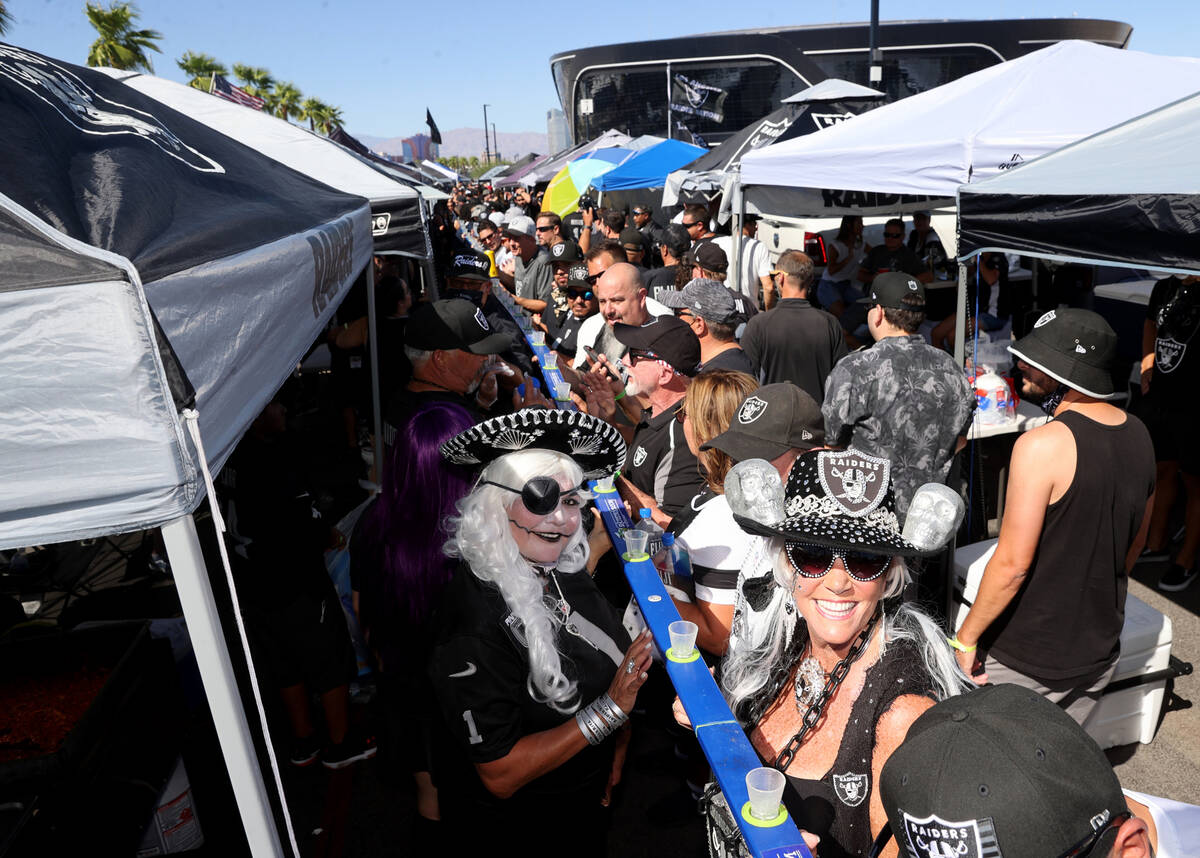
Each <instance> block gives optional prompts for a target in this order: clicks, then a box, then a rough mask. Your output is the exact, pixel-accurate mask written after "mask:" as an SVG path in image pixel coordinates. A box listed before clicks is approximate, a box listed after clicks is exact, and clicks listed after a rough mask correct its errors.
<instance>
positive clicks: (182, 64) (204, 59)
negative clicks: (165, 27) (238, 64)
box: [175, 51, 229, 92]
mask: <svg viewBox="0 0 1200 858" xmlns="http://www.w3.org/2000/svg"><path fill="white" fill-rule="evenodd" d="M175 65H177V66H179V68H180V69H181V70H182V71H183V73H184V74H186V75H187V76H188V86H191V87H195V88H196V89H201V90H204V91H205V92H208V91H209V90H211V89H212V78H213V75H215V74H219V75H222V76H224V75H227V74H229V70H228V69H226V68H225V66H224V64H223V63H220V62H218V61H217V60H216V59H215V58H214V57H210V56H209V55H208V54H194V53H192V52H191V51H184V52H183V56H182V57H180V58H179V59H177V60H176V61H175Z"/></svg>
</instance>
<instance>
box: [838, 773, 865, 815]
mask: <svg viewBox="0 0 1200 858" xmlns="http://www.w3.org/2000/svg"><path fill="white" fill-rule="evenodd" d="M833 791H834V792H835V793H837V797H838V799H840V800H841V802H842V804H844V805H846V806H847V807H858V806H859V805H860V804H862V803H863V799H865V798H866V797H867V776H866V775H856V774H854V773H853V772H846V774H844V775H834V776H833Z"/></svg>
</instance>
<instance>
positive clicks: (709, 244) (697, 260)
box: [684, 241, 729, 283]
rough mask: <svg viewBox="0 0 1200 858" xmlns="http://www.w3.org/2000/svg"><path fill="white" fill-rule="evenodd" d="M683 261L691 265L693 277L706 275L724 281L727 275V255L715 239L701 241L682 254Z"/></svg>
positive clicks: (719, 281) (710, 278)
mask: <svg viewBox="0 0 1200 858" xmlns="http://www.w3.org/2000/svg"><path fill="white" fill-rule="evenodd" d="M684 261H686V262H687V263H688V264H690V265H691V266H692V276H693V277H707V278H708V279H709V280H716V281H717V282H718V283H724V282H725V278H726V277H728V276H729V257H728V256H726V255H725V251H724V250H722V249H721V248H719V247H718V246H717V244H716V242H715V241H702V242H699V243H698V244H696V245H694V246H693V247H692V249H691V250H689V251H688V252H687V253H686V254H684Z"/></svg>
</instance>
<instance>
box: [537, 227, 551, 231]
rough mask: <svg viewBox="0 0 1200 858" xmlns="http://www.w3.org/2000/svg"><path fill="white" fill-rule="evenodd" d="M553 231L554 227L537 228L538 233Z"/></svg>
mask: <svg viewBox="0 0 1200 858" xmlns="http://www.w3.org/2000/svg"><path fill="white" fill-rule="evenodd" d="M553 229H554V227H552V226H539V227H538V228H537V231H538V232H550V231H551V230H553Z"/></svg>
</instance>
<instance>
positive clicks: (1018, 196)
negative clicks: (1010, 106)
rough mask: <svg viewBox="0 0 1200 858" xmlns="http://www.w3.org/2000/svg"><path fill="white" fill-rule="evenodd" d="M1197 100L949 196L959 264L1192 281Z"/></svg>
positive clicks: (1199, 212)
mask: <svg viewBox="0 0 1200 858" xmlns="http://www.w3.org/2000/svg"><path fill="white" fill-rule="evenodd" d="M1198 140H1200V92H1197V93H1196V94H1194V95H1190V96H1188V97H1187V98H1182V99H1180V100H1179V101H1176V102H1174V103H1172V104H1169V105H1167V106H1166V107H1162V108H1159V109H1158V110H1155V111H1153V112H1151V113H1147V114H1145V115H1143V116H1139V117H1137V118H1136V119H1131V120H1129V121H1128V122H1125V123H1123V124H1121V125H1118V126H1117V127H1115V128H1111V129H1109V130H1107V131H1102V132H1100V133H1099V134H1096V135H1093V136H1091V137H1088V138H1086V139H1084V140H1080V141H1079V142H1078V143H1075V144H1073V145H1071V146H1067V147H1064V148H1062V149H1059V150H1058V151H1057V152H1052V153H1050V154H1049V155H1046V156H1045V157H1042V158H1039V159H1038V160H1037V161H1034V162H1032V163H1029V164H1026V165H1024V166H1023V167H1021V169H1019V170H1013V171H1012V172H1009V173H1005V174H1004V175H1002V176H997V177H995V178H993V179H989V180H987V181H986V182H979V183H978V184H971V185H963V186H962V187H960V188H959V192H958V211H959V229H960V232H961V238H960V250H959V253H960V256H961V257H962V258H964V259H965V258H968V257H969V256H973V255H974V254H977V253H980V252H982V251H985V250H1000V251H1006V252H1013V253H1021V254H1024V255H1027V256H1037V257H1041V258H1043V259H1057V260H1063V261H1068V262H1083V263H1088V264H1097V265H1113V266H1119V267H1130V266H1145V267H1147V268H1151V269H1154V270H1157V271H1170V272H1174V273H1177V274H1200V147H1198V146H1197V141H1198Z"/></svg>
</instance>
